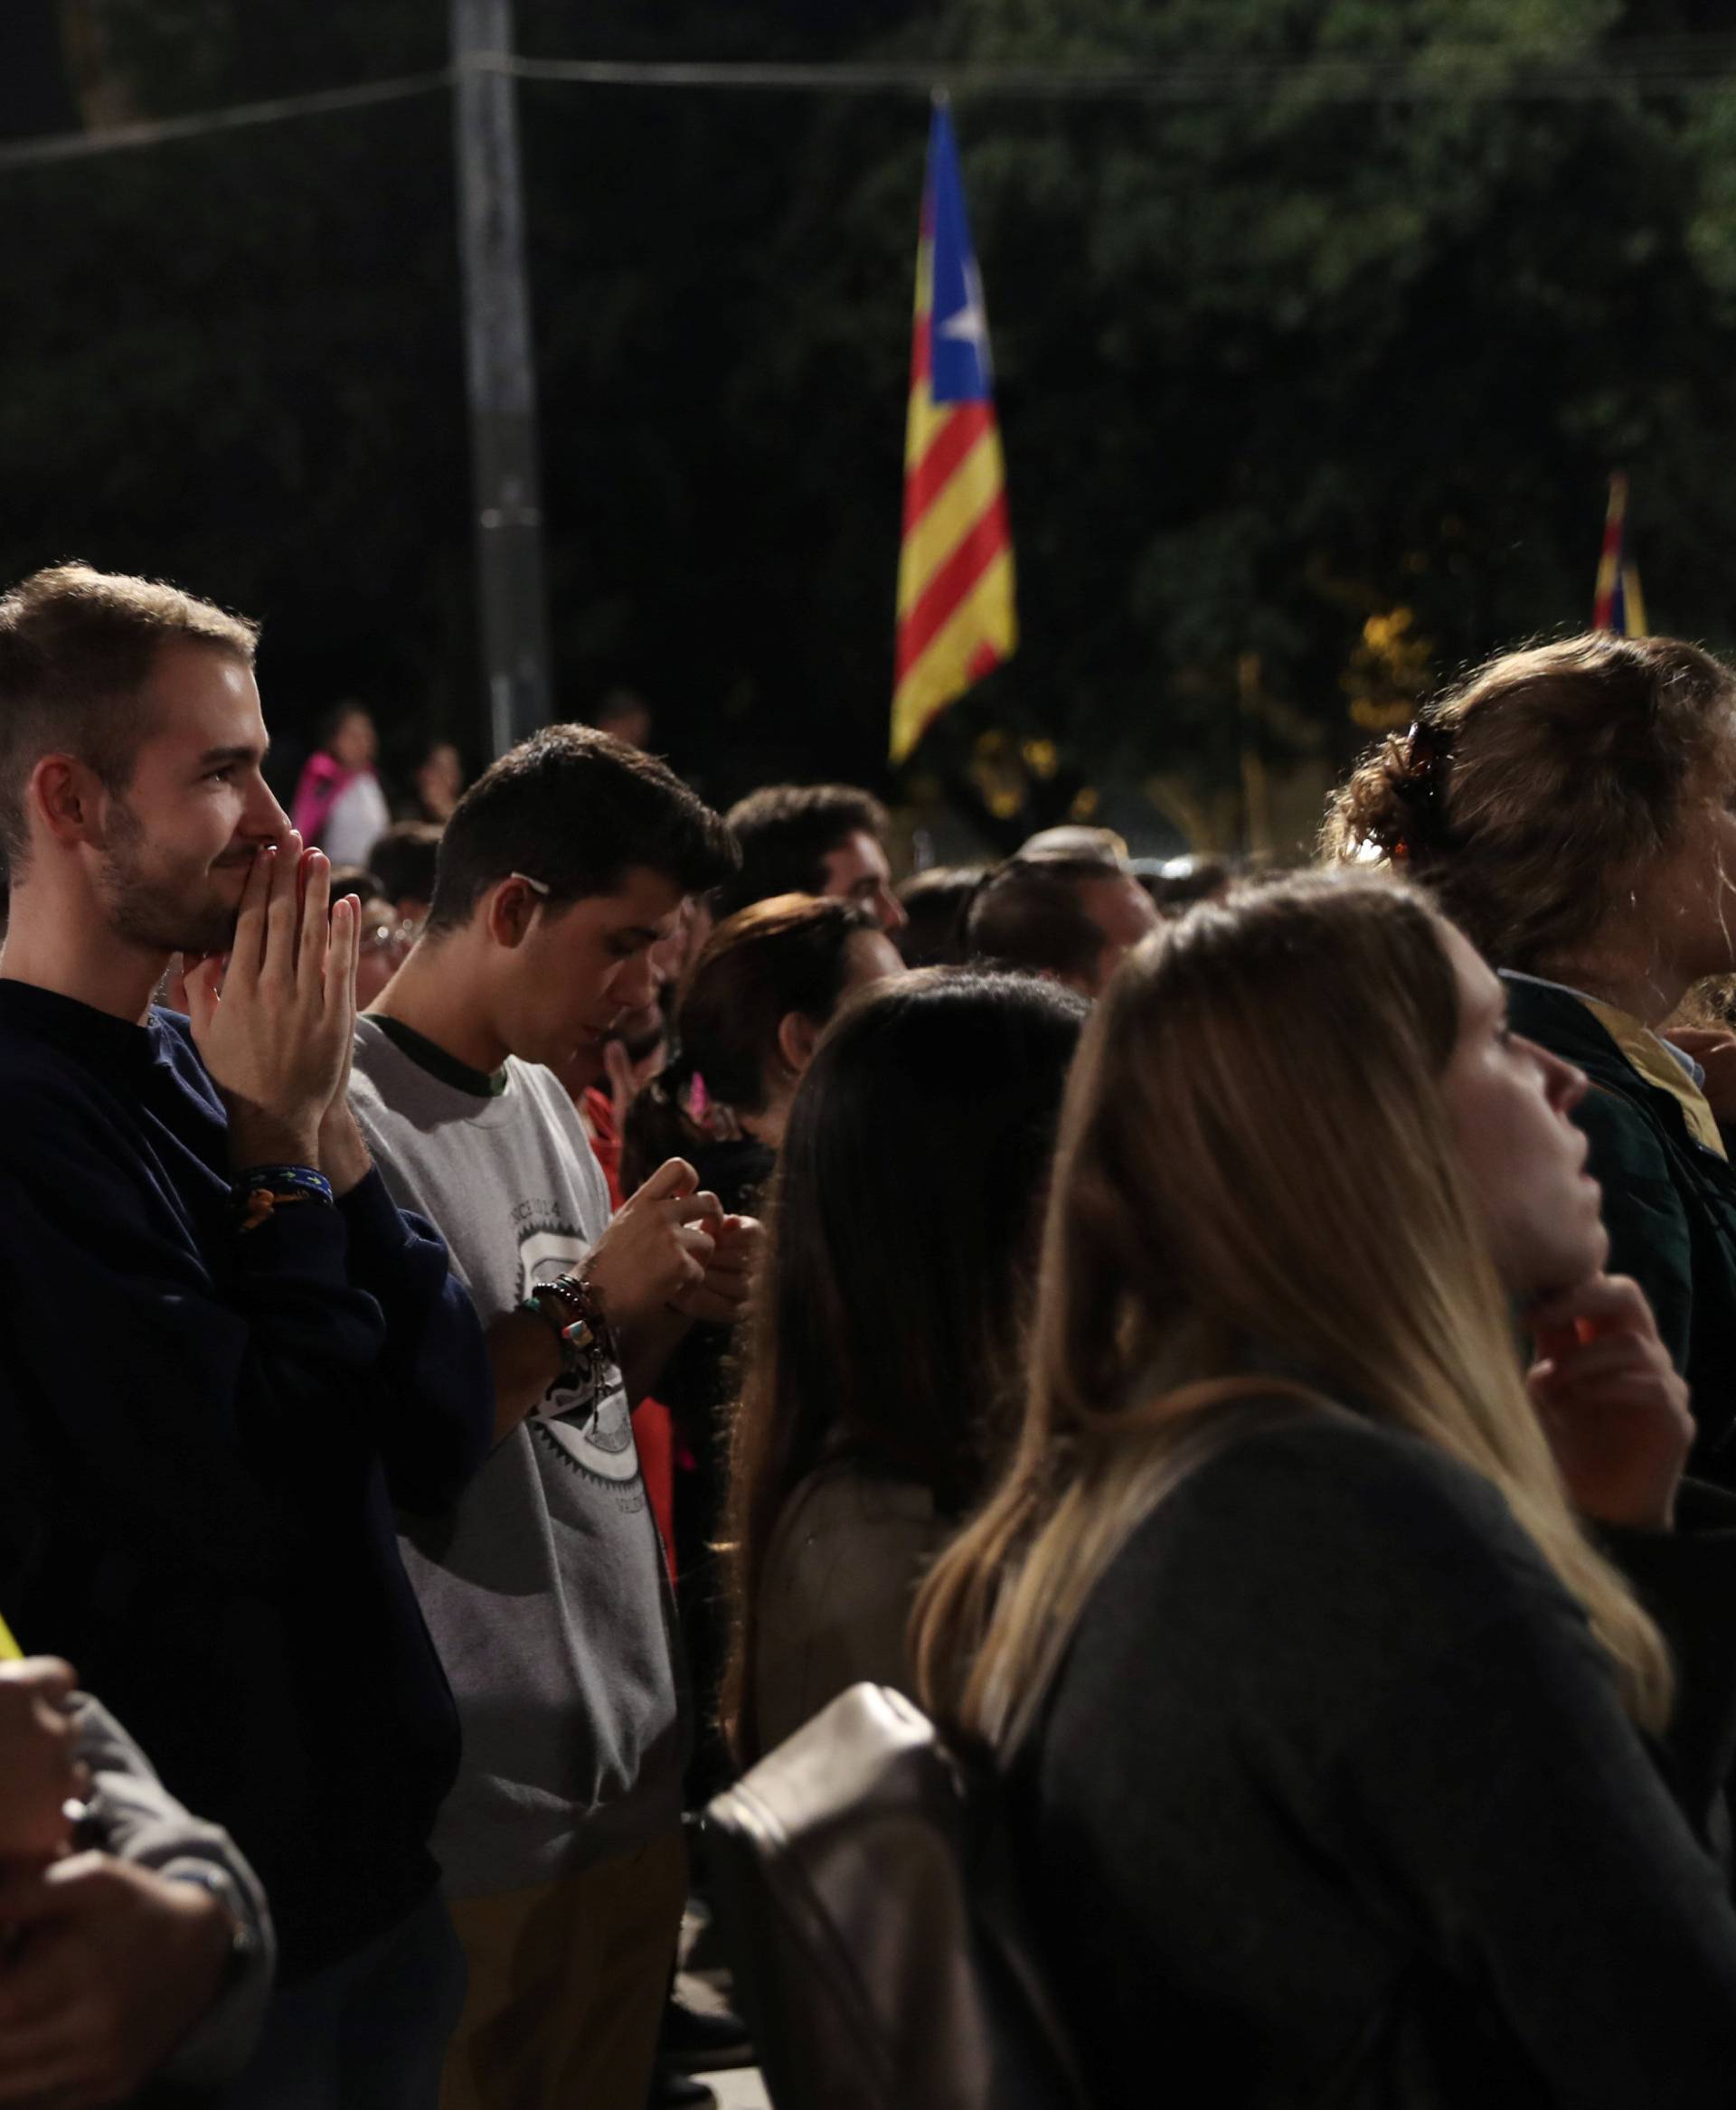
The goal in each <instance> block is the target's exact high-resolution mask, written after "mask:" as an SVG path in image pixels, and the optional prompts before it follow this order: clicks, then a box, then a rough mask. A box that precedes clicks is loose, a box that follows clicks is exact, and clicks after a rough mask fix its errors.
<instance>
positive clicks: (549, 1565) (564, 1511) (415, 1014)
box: [354, 726, 758, 2110]
mask: <svg viewBox="0 0 1736 2110" xmlns="http://www.w3.org/2000/svg"><path fill="white" fill-rule="evenodd" d="M732 862H733V859H732V846H731V842H730V838H729V834H728V832H727V830H726V829H725V828H724V826H723V824H722V822H721V821H720V820H719V819H718V817H717V816H716V815H715V814H713V813H712V812H711V811H710V810H709V809H708V808H707V807H705V806H704V805H702V804H701V803H700V801H699V800H698V798H696V797H695V796H694V795H693V793H692V792H691V791H689V790H688V789H687V787H685V786H684V785H683V784H682V783H681V782H680V780H679V779H678V778H676V777H674V776H672V775H671V774H670V772H669V771H668V770H667V769H666V768H665V767H664V766H663V764H662V763H661V762H658V761H655V760H653V759H652V758H650V757H649V756H646V755H644V754H641V753H639V752H638V751H637V749H632V748H630V747H628V746H627V744H626V743H625V742H624V741H620V740H617V739H611V738H610V737H609V736H608V735H607V734H605V733H601V732H599V731H597V730H594V729H593V728H590V727H580V726H553V727H551V728H549V729H548V730H545V731H543V732H541V733H539V734H537V736H536V737H535V738H534V739H531V740H529V741H527V742H526V743H525V744H524V746H522V747H519V748H516V749H514V750H513V751H512V752H511V753H510V754H508V755H505V756H504V757H503V758H501V759H500V760H499V761H498V762H496V763H495V766H494V767H493V768H491V769H490V770H489V771H488V772H487V773H486V776H484V777H482V778H481V779H480V780H479V781H478V782H477V783H476V784H475V785H473V786H472V787H471V788H470V790H469V791H467V793H466V794H465V796H464V797H463V798H462V799H461V800H460V801H459V802H458V808H457V810H456V811H455V812H454V814H453V815H452V818H451V819H450V821H448V824H447V830H446V835H445V839H444V841H443V842H442V843H441V845H440V865H439V877H438V879H437V881H436V882H435V890H434V902H433V906H432V909H430V911H429V919H428V924H427V928H425V930H424V932H423V935H422V937H421V938H420V940H419V942H418V944H417V946H416V948H415V950H414V951H413V952H412V953H411V954H410V957H409V959H407V960H406V961H405V963H404V965H403V966H402V967H401V968H400V970H399V972H398V974H397V975H396V977H395V978H394V979H393V981H392V984H391V985H390V986H389V987H388V988H387V989H386V991H385V992H384V994H382V996H381V997H380V998H379V999H378V1000H377V1002H376V1004H375V1007H374V1010H373V1013H370V1014H369V1015H367V1016H364V1017H363V1019H362V1020H361V1022H360V1025H359V1029H358V1032H357V1041H356V1054H355V1079H354V1102H355V1107H356V1111H357V1114H358V1116H359V1118H360V1119H361V1121H362V1124H363V1128H364V1129H365V1131H366V1133H367V1135H368V1138H369V1141H370V1143H371V1144H372V1146H373V1151H374V1153H375V1154H376V1156H377V1158H378V1161H379V1163H380V1164H381V1166H382V1169H383V1171H384V1173H385V1174H386V1177H387V1179H388V1181H390V1182H392V1186H393V1188H394V1190H395V1192H397V1193H398V1194H399V1196H400V1197H401V1199H402V1200H404V1201H412V1200H413V1201H414V1204H415V1206H416V1207H417V1208H419V1209H420V1210H424V1211H425V1212H427V1213H428V1214H429V1215H430V1216H431V1217H432V1218H433V1219H434V1220H436V1221H437V1222H438V1223H439V1224H440V1225H441V1226H442V1228H443V1229H444V1231H445V1234H446V1239H447V1243H448V1247H449V1248H450V1250H451V1254H452V1260H453V1265H454V1267H456V1268H458V1271H459V1272H460V1273H461V1274H462V1276H463V1277H464V1280H465V1282H466V1285H467V1287H468V1288H469V1290H470V1293H471V1295H473V1297H474V1298H475V1299H476V1306H477V1309H478V1310H479V1311H480V1312H481V1314H482V1317H483V1322H484V1324H485V1325H486V1328H487V1332H488V1346H489V1351H490V1353H491V1355H492V1357H493V1359H494V1370H495V1427H496V1430H497V1433H498V1436H499V1439H500V1440H499V1443H498V1446H497V1447H496V1449H495V1452H494V1455H492V1456H491V1457H490V1459H489V1461H488V1463H487V1465H486V1466H485V1467H484V1468H483V1470H482V1472H481V1473H480V1474H478V1475H477V1476H476V1481H475V1482H474V1483H473V1484H472V1485H471V1487H470V1488H469V1489H468V1491H467V1493H466V1494H465V1496H464V1499H463V1500H462V1501H461V1502H459V1504H458V1509H457V1511H456V1512H455V1513H454V1514H453V1515H452V1516H451V1517H449V1518H447V1519H442V1520H439V1521H436V1522H434V1523H432V1524H430V1525H429V1526H426V1527H423V1526H421V1525H419V1524H414V1523H412V1524H411V1525H410V1527H409V1533H408V1535H409V1540H410V1549H411V1550H410V1552H409V1554H408V1556H407V1558H408V1559H409V1565H410V1573H411V1575H412V1577H413V1578H414V1579H415V1583H416V1587H417V1589H418V1591H419V1592H420V1596H421V1600H422V1606H423V1609H424V1611H425V1612H426V1613H427V1615H428V1621H429V1627H430V1628H431V1629H432V1631H433V1634H434V1637H435V1640H436V1642H437V1644H439V1649H440V1652H441V1654H442V1656H443V1657H444V1659H445V1662H446V1665H447V1670H448V1674H449V1675H450V1677H451V1680H452V1684H453V1689H454V1691H455V1692H456V1693H457V1695H458V1708H459V1713H460V1716H461V1718H462V1719H463V1722H464V1730H465V1751H464V1764H463V1769H462V1771H461V1773H460V1776H459V1781H458V1788H457V1790H456V1792H455V1793H454V1794H453V1796H452V1799H451V1801H450V1802H449V1803H448V1806H447V1808H446V1810H445V1811H444V1812H443V1813H442V1815H441V1819H440V1823H439V1828H438V1830H437V1832H436V1842H435V1843H436V1851H437V1853H438V1854H439V1859H440V1862H441V1865H442V1867H443V1869H444V1870H445V1874H446V1884H447V1890H448V1897H449V1898H451V1899H452V1900H453V1917H454V1921H455V1923H456V1925H457V1926H458V1933H459V1936H460V1938H461V1940H462V1941H463V1943H464V1945H465V1950H466V1955H467V1961H468V1964H469V1972H470V1992H469V1997H468V2001H467V2006H466V2010H465V2015H464V2019H463V2021H462V2022H461V2023H460V2025H459V2030H458V2037H457V2039H455V2042H454V2046H453V2052H452V2056H451V2058H450V2059H449V2060H448V2071H447V2083H446V2091H445V2096H444V2098H443V2100H444V2104H445V2106H446V2110H469V2106H470V2105H503V2104H505V2105H513V2106H514V2110H529V2106H531V2105H536V2106H538V2110H541V2106H542V2105H548V2110H572V2105H576V2104H582V2105H585V2106H586V2110H643V2105H644V2103H645V2100H646V2083H647V2080H648V2078H649V2074H650V2068H651V2061H652V2055H653V2049H654V2046H655V2042H656V2030H657V2022H658V2018H659V2015H660V2013H661V2011H662V2007H663V2002H664V1994H665V1988H666V1986H667V1983H668V1977H669V1971H670V1965H671V1961H672V1958H673V1955H674V1951H675V1936H676V1933H677V1930H678V1927H679V1924H680V1919H681V1912H682V1906H683V1901H684V1895H685V1866H684V1854H683V1851H682V1846H681V1839H680V1828H679V1825H680V1812H681V1799H682V1771H683V1765H684V1757H685V1751H684V1745H685V1741H686V1738H685V1724H684V1719H683V1706H682V1702H681V1699H680V1695H679V1685H678V1681H677V1678H676V1673H675V1629H674V1624H673V1612H672V1606H671V1600H670V1594H669V1587H668V1580H667V1576H666V1574H665V1567H664V1560H663V1553H662V1549H661V1546H660V1544H659V1542H658V1540H657V1535H656V1527H655V1524H654V1522H653V1521H652V1516H651V1512H650V1508H649V1505H648V1503H647V1502H646V1493H645V1489H644V1485H643V1483H642V1480H641V1476H640V1472H639V1465H638V1460H637V1455H636V1453H635V1449H634V1443H633V1431H632V1424H631V1421H630V1419H629V1416H628V1408H629V1406H630V1404H631V1403H632V1402H634V1401H636V1400H637V1399H640V1398H641V1397H642V1396H643V1395H644V1394H645V1392H646V1389H647V1388H648V1387H649V1385H650V1384H651V1382H652V1380H654V1379H655V1377H656V1373H657V1371H658V1370H659V1368H660V1367H661V1365H662V1362H663V1361H664V1359H665V1357H666V1356H667V1355H668V1353H669V1352H670V1351H671V1349H672V1348H673V1347H674V1346H675V1343H676V1342H677V1341H678V1340H679V1339H680V1338H681V1337H682V1336H683V1335H684V1333H685V1332H686V1330H687V1327H688V1325H689V1323H691V1320H692V1318H693V1317H694V1316H701V1317H709V1318H714V1319H717V1320H723V1321H727V1320H729V1319H732V1318H734V1317H735V1316H736V1315H737V1314H738V1313H739V1310H740V1307H741V1303H742V1301H743V1299H744V1297H745V1294H746V1282H747V1267H748V1261H749V1257H750V1248H751V1245H752V1241H753V1239H754V1237H755V1236H756V1235H757V1231H758V1226H757V1225H753V1224H751V1223H750V1222H749V1221H748V1220H744V1219H738V1218H731V1217H725V1216H724V1215H723V1214H722V1210H720V1208H719V1206H718V1202H717V1200H716V1198H715V1196H713V1195H710V1194H705V1193H700V1192H696V1189H697V1185H698V1182H697V1180H696V1177H695V1175H694V1173H693V1168H692V1166H691V1165H687V1164H684V1163H681V1162H680V1161H679V1160H672V1161H671V1162H670V1163H667V1164H665V1165H664V1166H663V1167H662V1168H661V1169H660V1170H659V1171H657V1172H656V1173H653V1175H652V1176H651V1178H650V1179H649V1180H647V1181H646V1183H645V1185H644V1186H643V1187H641V1188H640V1190H639V1191H638V1192H637V1194H636V1195H635V1196H634V1197H633V1198H632V1200H631V1201H628V1202H627V1205H626V1206H625V1207H624V1208H623V1209H622V1210H620V1211H619V1212H618V1214H617V1215H616V1217H615V1218H614V1220H613V1221H612V1222H611V1221H610V1219H609V1195H608V1190H607V1188H606V1186H605V1184H604V1181H603V1174H602V1172H601V1169H600V1167H599V1164H598V1163H597V1159H596V1157H595V1155H594V1154H593V1153H592V1150H591V1147H590V1143H589V1142H588V1140H587V1138H586V1135H585V1131H584V1128H583V1126H582V1125H581V1123H580V1117H579V1115H578V1112H577V1110H576V1109H575V1107H574V1106H573V1103H572V1100H571V1097H570V1096H569V1094H568V1092H567V1090H566V1088H564V1087H563V1086H562V1084H561V1081H560V1079H559V1078H557V1076H556V1075H555V1074H554V1072H555V1071H556V1070H559V1071H561V1073H562V1074H566V1075H571V1071H572V1068H573V1064H574V1061H575V1060H583V1059H584V1057H585V1055H586V1054H587V1053H589V1054H590V1056H591V1058H592V1059H593V1060H595V1061H596V1062H597V1063H598V1064H599V1065H600V1061H601V1051H602V1048H603V1043H604V1041H605V1040H606V1038H607V1036H608V1035H609V1032H610V1031H611V1030H612V1029H613V1028H614V1027H615V1025H616V1024H617V1023H618V1021H619V1020H620V1019H621V1018H622V1017H623V1016H624V1015H625V1014H627V1013H630V1012H632V1011H634V1010H635V1009H636V1008H637V1007H640V1006H642V1005H645V1004H646V1003H649V1002H650V1001H651V999H652V996H653V994H654V992H655V987H656V969H655V967H654V965H653V962H652V957H651V951H652V947H654V946H655V945H656V944H657V943H658V942H659V941H660V940H662V939H664V938H665V937H668V936H669V935H670V933H671V932H672V931H673V929H674V928H675V923H676V921H677V918H678V914H679V911H680V909H681V904H682V901H683V899H684V897H685V896H686V895H688V894H690V893H693V892H695V891H697V890H699V889H702V888H704V887H709V886H712V885H714V884H715V883H716V882H717V881H719V880H720V879H722V877H723V876H724V875H725V874H726V873H727V871H729V870H730V868H731V863H732Z"/></svg>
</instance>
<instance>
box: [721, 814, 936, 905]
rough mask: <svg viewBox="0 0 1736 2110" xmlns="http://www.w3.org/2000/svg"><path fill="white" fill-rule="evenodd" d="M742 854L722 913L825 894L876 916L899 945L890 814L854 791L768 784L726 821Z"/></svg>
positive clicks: (724, 893) (723, 897)
mask: <svg viewBox="0 0 1736 2110" xmlns="http://www.w3.org/2000/svg"><path fill="white" fill-rule="evenodd" d="M725 818H726V819H727V820H728V822H729V824H730V828H731V832H732V833H733V834H734V836H735V839H736V842H737V843H738V845H739V846H740V849H741V870H740V871H738V872H737V873H736V875H735V877H734V878H733V879H731V880H730V881H728V882H727V883H726V884H725V886H724V887H723V888H722V891H721V893H720V895H719V898H718V912H719V914H720V915H722V916H732V915H734V913H735V912H736V910H737V909H745V908H747V907H748V905H749V904H750V902H753V901H769V900H771V899H772V897H773V896H774V895H777V894H826V895H830V896H831V897H833V898H834V899H835V900H840V901H854V902H856V903H858V904H859V905H860V906H861V907H863V908H864V909H869V910H871V911H872V913H873V918H874V920H875V922H877V923H878V924H879V925H880V928H882V930H883V931H884V932H885V933H886V935H887V937H890V938H892V939H894V940H895V939H896V938H897V937H898V934H899V932H900V931H901V930H902V929H903V928H904V923H905V916H904V910H903V908H902V906H901V903H900V901H899V899H898V896H897V895H896V894H895V893H894V892H893V891H892V866H891V864H889V863H888V862H887V859H886V835H887V831H888V829H889V828H890V826H891V822H890V821H889V820H888V818H887V814H886V808H885V807H884V806H883V805H881V803H880V801H879V800H878V799H877V798H875V797H874V796H873V794H872V793H871V792H866V791H863V790H861V789H859V788H858V787H856V786H855V785H854V784H768V785H766V786H764V787H762V788H761V789H760V790H759V791H754V792H750V793H749V795H748V796H747V797H746V798H742V799H738V800H737V801H736V803H735V805H732V806H731V808H730V810H729V813H728V814H727V815H725Z"/></svg>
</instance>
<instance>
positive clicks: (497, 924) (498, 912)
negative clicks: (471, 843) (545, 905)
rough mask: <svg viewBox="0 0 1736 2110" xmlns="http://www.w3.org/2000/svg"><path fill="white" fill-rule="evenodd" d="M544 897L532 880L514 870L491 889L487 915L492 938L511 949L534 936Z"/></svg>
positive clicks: (485, 919) (484, 913)
mask: <svg viewBox="0 0 1736 2110" xmlns="http://www.w3.org/2000/svg"><path fill="white" fill-rule="evenodd" d="M541 908H542V896H541V895H540V894H539V893H538V892H537V890H536V889H535V888H534V887H533V885H532V884H531V882H530V881H529V880H527V879H522V878H521V877H520V876H519V874H518V873H517V872H514V873H513V874H512V876H511V877H510V878H508V879H504V880H502V881H500V883H499V884H498V885H497V886H495V887H494V888H492V889H490V890H489V893H488V897H487V900H486V903H485V905H484V909H483V918H484V922H485V924H486V928H487V932H488V936H489V938H490V939H491V941H492V942H493V943H494V944H495V945H497V946H503V947H505V949H506V950H507V951H508V952H516V951H517V949H518V947H520V946H522V945H523V944H524V940H525V939H526V938H527V937H529V936H530V931H531V925H532V923H533V921H534V920H535V918H536V912H537V910H538V909H541Z"/></svg>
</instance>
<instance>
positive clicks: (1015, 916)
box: [965, 856, 1158, 997]
mask: <svg viewBox="0 0 1736 2110" xmlns="http://www.w3.org/2000/svg"><path fill="white" fill-rule="evenodd" d="M1157 922H1158V916H1157V911H1156V908H1155V907H1154V906H1153V904H1152V900H1151V897H1150V896H1149V895H1148V894H1147V893H1146V890H1145V889H1144V888H1143V887H1142V886H1141V885H1140V884H1139V882H1138V881H1137V879H1135V878H1134V877H1133V875H1132V874H1131V873H1130V872H1128V871H1124V870H1123V869H1122V868H1121V867H1120V866H1118V865H1116V864H1113V863H1109V862H1105V861H1103V860H1101V859H1099V858H1082V857H1061V856H1053V857H1051V856H1044V857H1039V858H1025V857H1023V856H1021V857H1014V858H1009V859H1008V861H1007V862H1006V863H1005V864H1004V865H1002V866H1001V867H1000V869H999V870H998V871H994V872H991V873H990V874H989V876H988V878H987V879H986V880H985V881H983V883H982V885H981V886H980V887H979V888H978V889H977V892H976V895H975V896H974V898H973V899H972V900H971V904H970V908H969V911H968V914H967V921H966V926H965V940H966V947H967V951H968V953H969V956H970V957H971V958H972V959H976V960H981V961H983V962H985V963H986V964H987V965H989V966H997V967H1006V968H1009V969H1011V970H1013V971H1014V972H1015V973H1018V974H1022V975H1047V976H1048V977H1049V978H1050V979H1051V980H1052V981H1056V982H1060V983H1062V984H1065V986H1066V987H1068V988H1069V989H1076V990H1078V991H1079V993H1080V995H1081V996H1091V997H1095V996H1097V995H1099V994H1100V993H1101V992H1102V990H1103V988H1104V986H1105V984H1107V983H1108V981H1109V976H1110V975H1112V974H1114V972H1115V970H1116V968H1117V967H1118V966H1119V965H1120V963H1121V961H1122V959H1123V958H1124V957H1125V956H1126V955H1127V952H1128V951H1129V950H1130V949H1131V948H1132V947H1134V946H1136V945H1137V944H1138V942H1139V940H1140V939H1141V938H1142V937H1146V935H1147V933H1149V932H1150V931H1152V930H1155V929H1156V927H1157Z"/></svg>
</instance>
